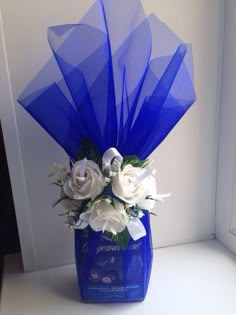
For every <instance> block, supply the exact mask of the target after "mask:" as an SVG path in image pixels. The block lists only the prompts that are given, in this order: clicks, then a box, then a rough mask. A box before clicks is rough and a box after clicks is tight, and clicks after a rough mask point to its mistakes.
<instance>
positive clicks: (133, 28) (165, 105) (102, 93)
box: [19, 0, 195, 160]
mask: <svg viewBox="0 0 236 315" xmlns="http://www.w3.org/2000/svg"><path fill="white" fill-rule="evenodd" d="M48 40H49V44H50V46H51V48H52V51H53V54H54V57H53V58H52V59H51V60H49V61H48V63H47V64H46V65H45V66H44V68H43V69H42V71H41V72H40V73H39V74H38V75H36V77H35V78H34V80H33V81H32V82H31V83H30V84H29V86H28V87H27V88H26V90H25V91H24V92H23V93H22V95H21V96H20V98H19V102H20V104H21V105H22V106H23V107H24V108H25V109H26V110H27V111H28V112H29V113H30V114H31V115H32V116H33V117H34V118H35V119H36V120H37V121H38V122H39V123H40V124H41V125H42V126H43V128H44V129H45V130H47V132H48V133H49V134H50V135H51V136H52V137H53V138H54V139H55V140H56V141H57V142H58V143H59V144H60V145H61V146H62V147H63V148H64V149H65V151H66V152H67V153H68V155H69V156H70V157H71V158H72V159H74V160H75V159H76V157H77V154H78V148H79V143H80V140H81V138H82V137H84V136H86V137H88V138H89V139H90V140H91V141H92V142H93V143H95V144H96V145H97V147H98V148H99V150H100V151H101V153H103V152H104V151H105V150H106V149H108V148H109V147H116V148H117V149H118V150H119V152H120V153H121V154H123V155H129V154H136V155H138V156H139V157H140V158H142V159H144V158H146V157H147V156H148V155H149V154H150V153H151V152H152V151H153V150H154V149H155V148H156V147H157V146H158V145H159V144H160V143H161V142H162V141H163V139H164V138H165V137H166V136H167V135H168V133H169V132H170V131H171V129H172V128H173V127H174V126H175V124H176V123H177V122H178V121H179V119H180V118H181V117H182V116H183V115H184V113H185V112H186V111H187V110H188V108H189V107H190V106H191V105H192V103H193V102H194V101H195V93H194V87H193V66H192V51H191V47H190V45H186V44H184V43H183V42H182V41H181V40H180V39H179V38H178V37H177V36H176V35H175V34H174V33H173V32H172V31H171V30H170V29H169V28H168V27H167V26H166V25H165V24H163V23H162V22H161V21H160V20H158V18H157V17H156V16H155V15H153V14H152V15H150V16H148V17H146V16H145V13H144V11H143V8H142V6H141V3H140V2H139V1H138V0H129V1H124V0H121V1H114V0H103V1H102V0H101V1H96V2H95V4H94V5H93V7H92V8H91V9H90V10H89V11H88V13H87V14H86V16H85V17H84V18H83V19H82V20H81V22H80V23H79V24H73V25H60V26H55V27H50V28H49V29H48Z"/></svg>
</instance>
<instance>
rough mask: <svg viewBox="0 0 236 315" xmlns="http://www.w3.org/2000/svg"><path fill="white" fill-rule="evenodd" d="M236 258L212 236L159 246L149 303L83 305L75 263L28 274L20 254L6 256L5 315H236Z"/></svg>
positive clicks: (0, 308) (1, 311)
mask: <svg viewBox="0 0 236 315" xmlns="http://www.w3.org/2000/svg"><path fill="white" fill-rule="evenodd" d="M235 293H236V258H235V256H233V255H232V254H231V253H230V252H229V251H228V250H227V249H225V248H224V247H223V246H222V245H221V244H220V243H219V242H218V241H216V240H210V241H204V242H197V243H191V244H186V245H179V246H172V247H168V248H162V249H158V250H155V251H154V262H153V269H152V275H151V281H150V286H149V291H148V294H147V297H146V299H145V301H144V302H140V303H131V304H112V305H111V304H99V305H94V304H91V305H90V304H82V303H80V302H79V297H78V296H79V291H78V287H77V280H76V271H75V266H74V265H71V266H65V267H59V268H53V269H47V270H42V271H38V272H34V273H25V274H24V273H23V272H22V267H21V263H20V257H19V256H7V257H5V266H4V275H3V283H2V292H1V304H0V314H1V315H42V314H48V315H62V314H63V315H66V314H70V315H75V314H76V315H78V314H86V315H92V314H96V315H101V314H102V315H108V314H109V315H111V314H112V315H118V314H119V315H122V314H129V315H139V314H145V313H147V314H148V315H154V314H155V315H157V314H159V315H199V314H202V315H222V314H227V315H235V314H236V299H235Z"/></svg>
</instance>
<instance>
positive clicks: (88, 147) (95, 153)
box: [77, 138, 102, 168]
mask: <svg viewBox="0 0 236 315" xmlns="http://www.w3.org/2000/svg"><path fill="white" fill-rule="evenodd" d="M84 158H87V159H88V160H92V161H94V162H95V163H97V164H98V165H99V167H100V168H102V156H101V154H100V152H99V150H98V148H97V147H96V146H95V145H94V144H93V143H92V142H91V141H90V140H89V139H88V138H83V139H82V140H81V142H80V147H79V153H78V157H77V160H78V161H79V160H83V159H84Z"/></svg>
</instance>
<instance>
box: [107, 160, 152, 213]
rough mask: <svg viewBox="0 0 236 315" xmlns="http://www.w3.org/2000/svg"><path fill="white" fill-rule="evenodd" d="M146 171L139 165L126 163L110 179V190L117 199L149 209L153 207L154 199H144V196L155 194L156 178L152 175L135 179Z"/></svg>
mask: <svg viewBox="0 0 236 315" xmlns="http://www.w3.org/2000/svg"><path fill="white" fill-rule="evenodd" d="M145 172H146V170H145V169H143V168H140V167H133V166H132V165H130V164H129V165H126V166H125V167H124V169H123V170H120V171H119V172H118V173H117V174H116V175H115V176H114V177H113V180H112V191H113V194H114V195H115V196H117V197H118V198H119V199H121V200H124V201H125V202H127V203H128V204H129V205H131V206H134V205H135V204H137V205H138V206H139V207H140V208H142V209H146V210H150V209H152V208H153V207H154V204H155V201H153V200H148V199H145V198H146V196H153V198H155V195H156V180H155V178H154V177H153V176H152V175H148V176H147V177H144V178H143V179H142V180H140V181H137V182H136V179H137V178H139V177H140V176H141V175H143V174H144V173H145Z"/></svg>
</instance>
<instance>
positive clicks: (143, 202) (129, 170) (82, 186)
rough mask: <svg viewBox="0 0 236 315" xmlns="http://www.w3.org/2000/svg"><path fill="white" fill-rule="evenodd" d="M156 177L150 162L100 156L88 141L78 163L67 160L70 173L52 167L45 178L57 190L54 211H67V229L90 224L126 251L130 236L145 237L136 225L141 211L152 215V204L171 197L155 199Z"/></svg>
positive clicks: (111, 150)
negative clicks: (57, 209)
mask: <svg viewBox="0 0 236 315" xmlns="http://www.w3.org/2000/svg"><path fill="white" fill-rule="evenodd" d="M154 175H155V170H154V169H151V168H150V165H149V161H148V160H140V159H139V158H138V157H137V156H135V155H133V156H125V157H122V156H121V155H120V154H119V152H118V151H117V150H116V149H115V148H109V149H108V150H107V151H106V152H105V153H104V154H103V156H101V155H100V153H99V151H98V150H97V148H95V146H94V145H93V144H91V143H90V142H89V141H88V140H87V139H84V141H83V142H82V144H81V149H80V153H79V156H78V160H77V161H75V162H73V161H71V170H67V169H65V168H63V167H61V166H58V165H57V164H53V165H52V166H51V167H50V173H49V176H50V177H53V178H54V182H53V183H54V184H55V185H57V186H59V187H61V196H60V199H59V200H58V201H57V202H56V203H55V204H54V206H56V205H58V204H61V205H62V206H63V207H64V208H65V209H66V211H67V212H66V213H65V214H64V215H67V218H68V220H67V222H66V225H67V226H68V227H69V228H71V229H84V228H86V227H87V226H88V225H89V226H90V227H91V228H92V230H94V231H95V232H103V233H105V234H106V235H107V236H108V237H109V238H111V239H112V240H114V241H115V242H117V243H118V244H119V245H120V246H121V247H126V246H127V244H128V241H129V238H130V237H132V238H133V240H138V239H139V238H140V237H143V236H145V235H146V231H145V228H144V226H143V224H142V222H141V221H140V218H142V216H143V215H144V212H143V209H146V210H149V211H150V210H151V209H153V207H154V205H155V202H156V201H163V200H164V198H166V197H168V196H169V195H170V194H162V195H158V194H157V190H156V180H155V177H154ZM152 214H154V213H152Z"/></svg>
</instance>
